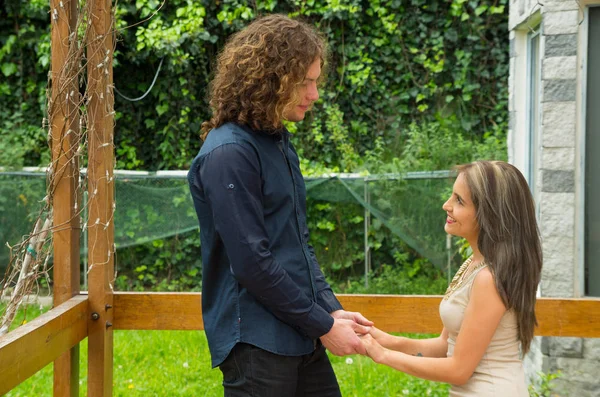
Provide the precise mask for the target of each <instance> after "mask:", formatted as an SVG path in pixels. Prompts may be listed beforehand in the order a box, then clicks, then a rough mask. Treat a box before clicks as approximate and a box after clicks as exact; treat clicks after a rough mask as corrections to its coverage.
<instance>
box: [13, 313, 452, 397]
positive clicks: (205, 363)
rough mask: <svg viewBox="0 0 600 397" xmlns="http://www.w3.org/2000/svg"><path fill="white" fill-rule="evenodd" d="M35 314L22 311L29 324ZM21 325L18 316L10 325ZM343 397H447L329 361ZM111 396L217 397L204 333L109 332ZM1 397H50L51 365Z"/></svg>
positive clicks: (360, 361)
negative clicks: (112, 362)
mask: <svg viewBox="0 0 600 397" xmlns="http://www.w3.org/2000/svg"><path fill="white" fill-rule="evenodd" d="M39 312H40V309H39V308H35V307H31V306H30V307H28V308H27V318H28V319H32V318H34V317H36V315H37V314H39ZM22 322H23V311H20V313H19V316H18V317H17V319H16V321H15V322H14V324H17V325H19V324H21V323H22ZM330 357H331V361H332V363H333V366H334V369H335V372H336V374H337V376H338V380H339V382H340V386H341V389H342V394H343V395H344V396H361V397H364V396H447V395H448V386H447V385H445V384H440V383H435V382H429V381H424V380H421V379H417V378H414V377H411V376H408V375H405V374H403V373H400V372H398V371H395V370H392V369H390V368H387V367H384V366H379V365H377V364H374V363H373V362H372V361H371V360H370V359H369V358H365V357H360V356H352V357H351V360H348V359H347V358H346V357H334V356H330ZM86 373H87V339H86V340H84V341H82V342H81V344H80V375H79V376H80V393H79V394H80V396H85V395H86V388H87V376H86ZM113 380H114V386H113V395H114V396H190V397H191V396H194V397H196V396H211V397H212V396H222V395H223V392H222V388H221V380H222V377H221V372H220V371H219V370H218V369H215V370H212V369H211V368H210V356H209V352H208V346H207V343H206V337H205V335H204V332H200V331H115V333H114V379H113ZM6 396H7V397H8V396H10V397H16V396H21V397H25V396H27V397H30V396H36V397H38V396H39V397H44V396H48V397H50V396H52V364H50V365H48V366H47V367H45V368H44V369H43V370H42V371H40V372H38V373H37V374H35V375H34V376H32V377H31V378H29V379H27V380H26V381H25V382H23V383H22V384H20V385H19V386H17V387H16V388H15V389H13V390H12V391H11V392H9V393H8V394H7V395H6Z"/></svg>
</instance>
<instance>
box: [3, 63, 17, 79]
mask: <svg viewBox="0 0 600 397" xmlns="http://www.w3.org/2000/svg"><path fill="white" fill-rule="evenodd" d="M15 73H17V65H16V64H15V63H12V62H5V63H3V64H2V74H3V75H4V76H6V77H8V76H12V75H13V74H15Z"/></svg>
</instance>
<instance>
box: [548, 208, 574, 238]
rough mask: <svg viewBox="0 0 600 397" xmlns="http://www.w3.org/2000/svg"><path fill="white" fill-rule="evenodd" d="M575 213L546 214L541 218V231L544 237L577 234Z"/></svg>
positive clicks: (571, 236)
mask: <svg viewBox="0 0 600 397" xmlns="http://www.w3.org/2000/svg"><path fill="white" fill-rule="evenodd" d="M573 215H574V214H573V213H565V214H560V215H545V216H544V217H542V218H541V219H540V232H541V233H542V236H544V238H549V237H565V238H573V237H574V236H575V217H574V216H573Z"/></svg>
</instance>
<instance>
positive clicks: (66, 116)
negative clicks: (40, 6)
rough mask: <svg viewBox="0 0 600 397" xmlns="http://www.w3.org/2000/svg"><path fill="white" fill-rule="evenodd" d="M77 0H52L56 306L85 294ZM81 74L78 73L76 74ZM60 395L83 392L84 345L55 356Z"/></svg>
mask: <svg viewBox="0 0 600 397" xmlns="http://www.w3.org/2000/svg"><path fill="white" fill-rule="evenodd" d="M76 22H77V1H76V0H64V1H59V0H50V24H51V43H52V50H51V51H52V65H51V68H52V70H51V79H52V83H51V84H52V90H51V101H50V104H49V108H48V114H49V121H50V133H51V146H52V173H51V175H50V179H49V189H50V190H51V192H53V194H51V195H50V197H52V214H53V244H54V247H53V248H54V287H53V289H54V291H53V295H54V307H56V306H59V305H60V304H61V303H63V302H66V301H67V300H69V299H71V298H72V297H73V296H75V295H77V294H79V278H80V269H79V266H80V263H79V236H80V223H79V216H78V214H77V207H80V206H78V203H79V199H78V197H77V196H78V194H77V187H78V185H79V164H78V159H77V157H76V156H75V152H76V148H77V146H78V144H77V143H78V139H79V134H80V130H79V110H78V103H79V99H80V98H79V88H78V87H77V80H78V79H77V76H76V75H77V67H78V65H77V62H76V59H74V52H75V51H76V45H75V41H74V37H73V36H70V34H71V32H74V31H75V26H76ZM73 74H75V75H73ZM53 389H54V396H65V397H66V396H70V397H75V396H79V344H77V345H75V346H74V347H73V348H71V349H70V350H68V351H66V352H65V353H63V354H62V355H61V356H59V357H58V358H57V359H56V360H55V361H54V386H53Z"/></svg>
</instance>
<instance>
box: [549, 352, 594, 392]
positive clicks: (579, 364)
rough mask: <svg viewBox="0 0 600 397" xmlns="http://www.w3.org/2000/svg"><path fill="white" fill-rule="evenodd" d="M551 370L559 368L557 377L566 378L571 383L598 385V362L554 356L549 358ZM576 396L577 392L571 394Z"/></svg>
mask: <svg viewBox="0 0 600 397" xmlns="http://www.w3.org/2000/svg"><path fill="white" fill-rule="evenodd" d="M551 369H552V372H556V371H558V370H560V371H561V372H562V376H561V377H560V378H559V379H563V380H568V381H570V383H572V384H596V385H598V386H600V378H599V377H598V375H599V373H598V362H597V361H594V360H586V359H581V358H569V357H556V358H551ZM573 395H574V396H578V395H577V394H573Z"/></svg>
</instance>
